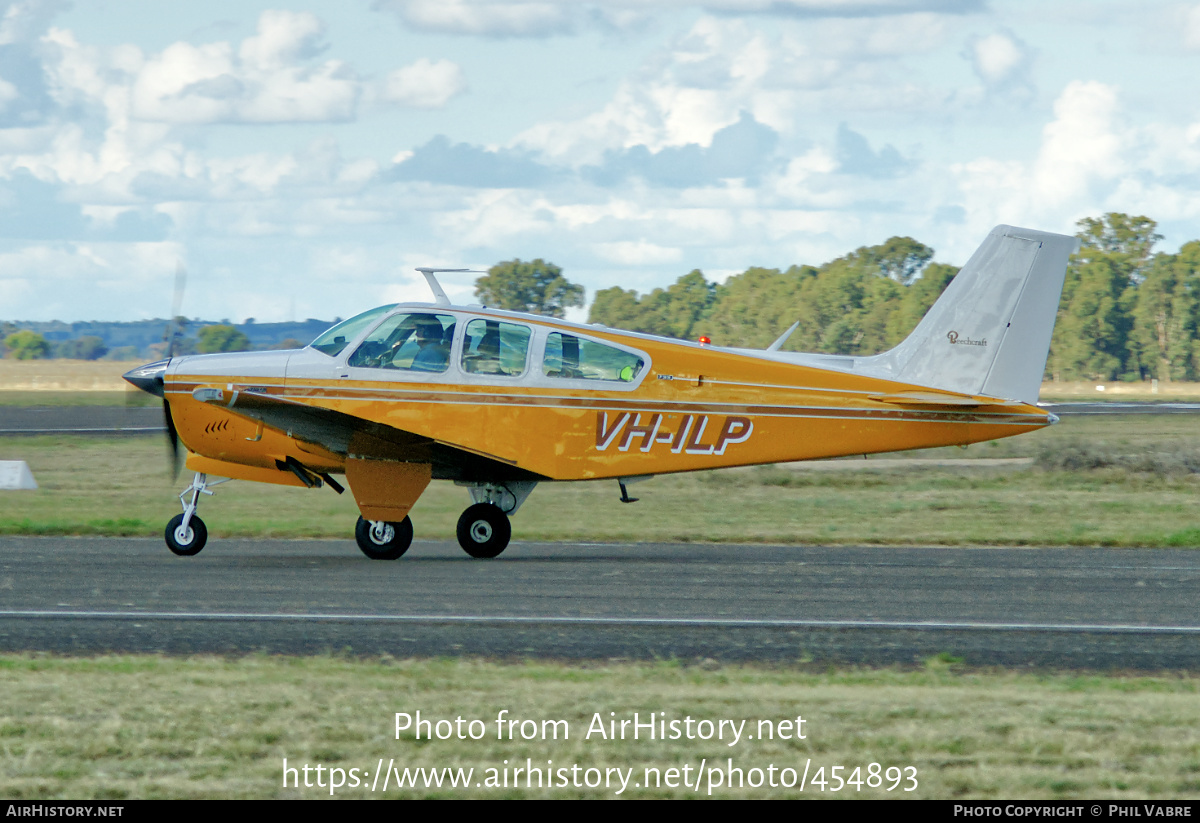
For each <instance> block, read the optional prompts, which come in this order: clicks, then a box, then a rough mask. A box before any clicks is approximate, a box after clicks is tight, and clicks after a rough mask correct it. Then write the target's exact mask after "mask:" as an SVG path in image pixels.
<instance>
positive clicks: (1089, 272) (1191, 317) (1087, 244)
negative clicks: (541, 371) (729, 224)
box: [476, 213, 1200, 382]
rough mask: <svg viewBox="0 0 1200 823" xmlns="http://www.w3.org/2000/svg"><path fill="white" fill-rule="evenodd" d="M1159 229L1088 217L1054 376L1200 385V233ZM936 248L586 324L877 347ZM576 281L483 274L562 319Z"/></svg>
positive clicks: (855, 351)
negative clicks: (1180, 238)
mask: <svg viewBox="0 0 1200 823" xmlns="http://www.w3.org/2000/svg"><path fill="white" fill-rule="evenodd" d="M1156 228H1157V224H1156V223H1155V221H1153V220H1151V219H1150V218H1148V217H1140V216H1137V217H1135V216H1130V215H1127V214H1119V213H1110V214H1106V215H1104V216H1103V217H1098V218H1086V219H1084V220H1081V221H1079V223H1078V224H1077V229H1078V231H1077V233H1076V237H1078V238H1079V240H1080V249H1079V252H1078V253H1077V254H1075V255H1073V256H1072V257H1071V259H1070V262H1069V264H1068V267H1067V275H1066V280H1065V283H1064V286H1063V294H1062V300H1061V302H1060V303H1059V309H1058V320H1057V322H1056V324H1055V328H1054V337H1053V340H1052V342H1051V345H1050V356H1049V359H1048V362H1047V364H1046V376H1047V378H1049V379H1054V380H1097V381H1101V380H1103V381H1108V380H1115V379H1119V380H1148V379H1151V378H1155V379H1158V380H1162V381H1164V382H1167V381H1173V380H1191V381H1194V380H1200V240H1194V241H1191V242H1189V243H1186V244H1184V246H1183V247H1182V248H1181V249H1180V250H1179V252H1178V253H1176V254H1168V253H1164V252H1156V251H1155V250H1154V245H1155V244H1156V243H1157V242H1159V241H1160V240H1161V239H1162V236H1161V235H1159V234H1158V233H1157V232H1156V231H1155V229H1156ZM933 256H934V250H933V249H932V248H930V247H929V246H926V245H925V244H923V243H920V242H918V241H916V240H914V239H913V238H911V237H893V238H891V239H889V240H887V241H886V242H884V243H882V244H880V245H877V246H864V247H862V248H859V249H857V250H855V251H853V252H851V253H850V254H847V255H845V256H843V257H839V258H837V259H835V260H831V261H829V262H827V263H824V264H823V265H820V266H810V265H793V266H791V267H789V268H788V269H786V270H782V271H781V270H780V269H770V268H760V267H752V268H749V269H747V270H746V271H744V272H742V273H741V274H738V275H734V276H733V277H730V278H729V279H728V280H726V281H725V282H724V283H721V284H716V283H712V282H710V281H708V280H707V279H705V277H704V275H703V273H702V272H700V271H699V270H695V271H691V272H689V273H688V274H685V275H683V276H681V277H680V278H679V279H678V280H676V281H675V282H674V283H673V284H671V285H670V286H668V287H667V288H665V289H655V290H654V291H652V292H650V293H648V294H641V295H639V294H638V293H637V292H635V291H633V290H630V289H623V288H621V287H620V286H613V287H612V288H608V289H603V290H601V291H598V292H597V293H596V296H595V299H594V300H593V301H592V305H591V309H590V312H589V315H588V321H589V322H591V323H603V324H604V325H606V326H612V327H614V328H621V329H628V330H630V331H640V332H646V333H649V334H658V335H664V336H667V337H676V338H680V339H693V340H694V339H696V338H697V337H699V336H700V335H705V336H707V337H709V338H711V340H712V342H713V343H714V344H715V345H723V346H746V347H755V348H761V347H765V346H767V345H769V344H770V343H771V342H772V341H773V340H775V339H776V338H777V337H778V336H779V335H780V334H781V333H782V332H783V331H784V330H785V329H787V328H788V327H789V326H790V325H791V324H792V323H793V322H796V321H799V326H798V328H797V329H796V331H795V332H794V333H793V334H792V336H791V337H790V338H788V341H787V343H786V344H785V345H784V346H783V348H784V349H785V350H791V351H810V352H827V353H838V354H850V355H870V354H876V353H878V352H881V351H886V350H887V349H890V348H891V347H892V346H895V345H896V344H897V343H899V342H900V341H901V340H903V339H904V338H905V337H906V336H907V335H908V333H909V332H910V331H912V329H913V328H914V327H915V326H916V325H917V323H918V322H919V321H920V319H921V318H922V317H923V316H924V315H925V312H926V311H928V310H929V307H930V306H932V305H933V302H934V301H935V300H937V298H938V296H939V295H940V294H941V293H942V291H943V290H944V289H945V288H946V286H947V285H949V283H950V281H951V279H953V277H954V276H955V275H956V274H957V273H958V269H957V268H956V267H954V266H948V265H945V264H943V263H936V262H934V261H933ZM560 281H561V282H560ZM570 285H571V284H570V283H569V282H568V281H566V279H565V278H563V277H562V273H561V270H560V269H558V267H556V266H554V265H553V264H549V263H545V262H543V261H541V260H537V261H533V263H522V262H521V261H519V260H514V261H511V262H509V263H504V264H500V265H499V266H495V267H493V268H492V269H491V270H490V271H489V273H488V275H487V276H485V277H482V278H480V279H479V280H478V281H477V288H476V296H477V297H483V298H485V299H487V300H489V301H490V305H495V306H498V307H500V308H508V309H513V310H516V311H534V312H539V313H544V314H551V315H554V316H557V317H561V316H563V309H564V308H565V307H566V306H568V305H576V306H581V305H582V304H583V300H582V290H581V289H579V290H578V291H577V292H570V294H572V295H575V296H576V297H577V300H576V302H574V303H570V302H564V301H562V300H561V299H560V300H558V301H557V302H556V303H554V304H548V303H545V302H543V301H542V300H541V298H540V297H539V295H541V294H543V293H556V294H561V293H564V291H565V289H566V287H567V286H570ZM522 286H523V287H522ZM575 288H576V289H578V287H575Z"/></svg>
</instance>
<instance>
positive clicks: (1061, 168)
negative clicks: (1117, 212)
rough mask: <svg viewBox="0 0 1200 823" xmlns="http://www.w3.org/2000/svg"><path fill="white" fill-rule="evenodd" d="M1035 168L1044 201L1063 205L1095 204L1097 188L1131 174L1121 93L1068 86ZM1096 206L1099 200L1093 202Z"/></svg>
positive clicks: (1096, 86)
mask: <svg viewBox="0 0 1200 823" xmlns="http://www.w3.org/2000/svg"><path fill="white" fill-rule="evenodd" d="M1054 114H1055V119H1054V120H1053V121H1052V122H1051V123H1049V124H1048V125H1047V126H1046V127H1045V129H1044V130H1043V136H1042V147H1041V151H1040V152H1039V153H1038V158H1037V162H1036V164H1035V167H1034V187H1035V191H1036V193H1037V196H1038V199H1039V201H1040V202H1042V203H1044V204H1045V205H1047V206H1051V207H1053V206H1060V207H1061V206H1063V205H1066V204H1067V203H1069V202H1072V201H1076V202H1080V204H1081V205H1082V204H1083V203H1084V202H1086V201H1087V200H1088V199H1089V195H1090V194H1091V193H1092V192H1091V186H1092V185H1093V184H1094V183H1095V182H1097V181H1104V180H1111V179H1113V178H1116V177H1118V176H1120V175H1121V174H1122V173H1124V172H1125V171H1126V163H1125V159H1124V157H1123V156H1122V151H1121V148H1122V137H1121V136H1120V135H1119V134H1118V133H1117V126H1118V124H1117V122H1116V121H1117V114H1118V105H1117V90H1116V89H1115V88H1114V87H1112V86H1107V85H1105V84H1103V83H1098V82H1095V81H1091V82H1083V81H1074V82H1072V83H1069V84H1067V87H1066V88H1065V89H1063V92H1062V94H1060V95H1059V97H1058V99H1057V100H1056V101H1055V102H1054ZM1093 202H1094V201H1093Z"/></svg>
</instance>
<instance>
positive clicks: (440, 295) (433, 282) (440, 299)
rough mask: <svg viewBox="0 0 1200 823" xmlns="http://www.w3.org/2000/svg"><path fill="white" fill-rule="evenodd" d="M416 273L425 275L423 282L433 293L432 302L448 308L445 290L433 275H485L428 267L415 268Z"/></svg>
mask: <svg viewBox="0 0 1200 823" xmlns="http://www.w3.org/2000/svg"><path fill="white" fill-rule="evenodd" d="M417 271H419V272H420V273H421V274H423V275H425V281H426V282H427V283H429V288H430V290H431V291H433V300H434V302H435V303H437V304H438V305H441V306H449V305H450V298H449V297H447V296H446V292H445V290H443V289H442V284H441V283H439V282H438V280H437V278H436V277H434V275H435V274H437V273H439V272H464V271H465V272H471V273H472V274H487V272H486V271H481V270H479V269H435V268H431V267H429V266H417Z"/></svg>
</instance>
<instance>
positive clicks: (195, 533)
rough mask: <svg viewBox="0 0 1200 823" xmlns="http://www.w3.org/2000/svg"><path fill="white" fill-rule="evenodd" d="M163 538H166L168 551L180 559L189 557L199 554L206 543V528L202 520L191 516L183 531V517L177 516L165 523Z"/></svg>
mask: <svg viewBox="0 0 1200 823" xmlns="http://www.w3.org/2000/svg"><path fill="white" fill-rule="evenodd" d="M164 536H165V537H166V538H167V548H168V549H170V550H171V551H173V552H175V554H178V555H180V556H181V557H191V556H192V555H193V554H199V553H200V550H201V549H203V548H204V544H205V543H207V542H208V528H207V527H206V526H205V525H204V521H203V520H201V519H200V518H199V517H197V516H196V515H194V514H193V515H192V519H191V521H190V522H189V523H188V528H187V531H184V530H183V515H182V514H177V515H175V516H174V517H172V518H171V521H170V522H169V523H167V531H166V534H165V535H164Z"/></svg>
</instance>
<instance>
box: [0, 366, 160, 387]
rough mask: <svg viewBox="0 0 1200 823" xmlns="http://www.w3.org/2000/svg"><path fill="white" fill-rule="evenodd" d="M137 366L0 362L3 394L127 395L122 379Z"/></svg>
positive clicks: (0, 381) (0, 384) (0, 383)
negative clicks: (81, 393) (109, 393)
mask: <svg viewBox="0 0 1200 823" xmlns="http://www.w3.org/2000/svg"><path fill="white" fill-rule="evenodd" d="M136 365H138V364H137V363H130V362H128V361H119V360H7V359H0V392H112V393H123V392H124V391H125V381H124V380H122V379H121V375H122V374H124V373H125V372H127V371H129V370H130V369H131V368H133V367H134V366H136Z"/></svg>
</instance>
